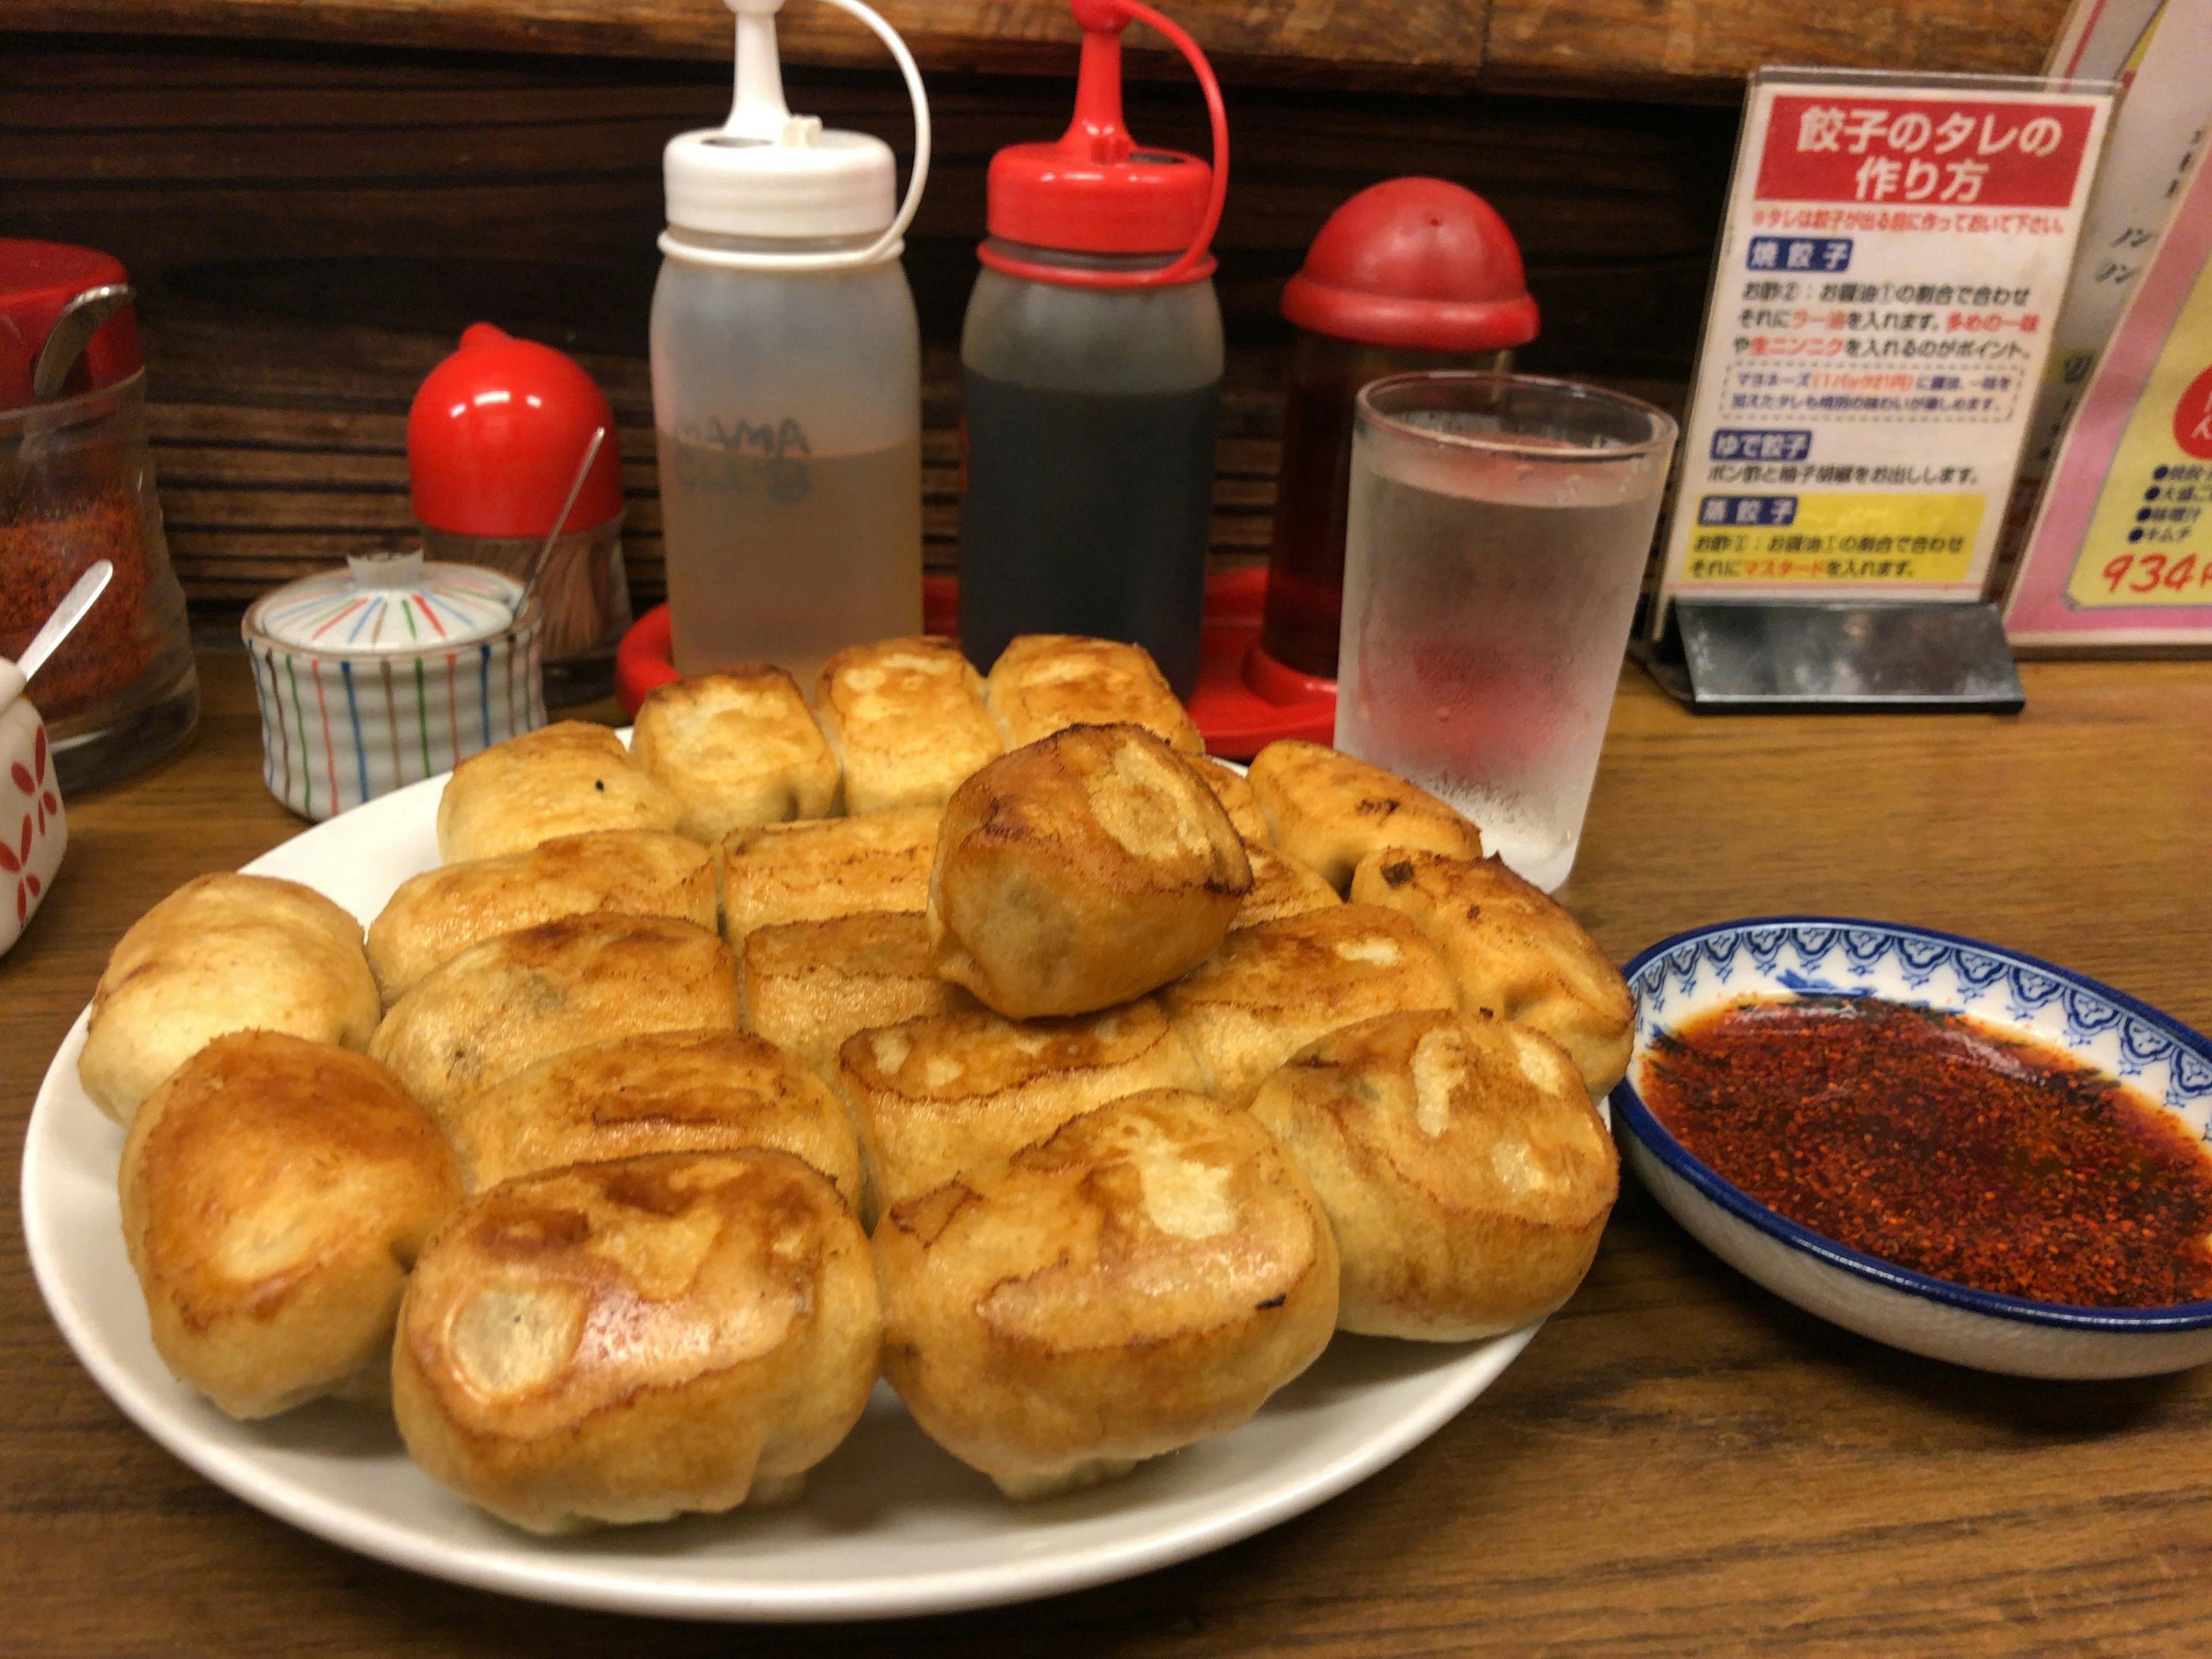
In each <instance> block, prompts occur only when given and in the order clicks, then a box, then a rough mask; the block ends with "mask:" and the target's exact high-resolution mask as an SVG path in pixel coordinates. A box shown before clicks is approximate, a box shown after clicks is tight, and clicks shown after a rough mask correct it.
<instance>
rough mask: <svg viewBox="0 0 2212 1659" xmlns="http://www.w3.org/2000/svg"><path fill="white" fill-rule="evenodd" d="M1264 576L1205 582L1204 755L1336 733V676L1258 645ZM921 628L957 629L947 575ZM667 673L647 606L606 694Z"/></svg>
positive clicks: (1238, 754)
mask: <svg viewBox="0 0 2212 1659" xmlns="http://www.w3.org/2000/svg"><path fill="white" fill-rule="evenodd" d="M1266 604H1267V570H1266V569H1265V568H1263V567H1261V566H1259V565H1251V566H1247V567H1245V568H1242V569H1237V570H1224V571H1222V572H1220V573H1218V574H1215V575H1212V576H1209V577H1207V578H1206V616H1205V621H1204V629H1203V632H1202V633H1201V635H1200V647H1199V649H1200V655H1199V665H1198V690H1195V691H1194V692H1193V693H1192V694H1191V698H1190V717H1191V719H1193V720H1195V721H1197V722H1198V729H1199V731H1200V732H1202V733H1203V734H1204V735H1205V738H1206V749H1207V750H1208V751H1209V752H1210V753H1212V754H1215V755H1218V756H1220V757H1222V758H1224V759H1225V760H1249V759H1251V758H1252V757H1253V756H1255V755H1256V754H1258V753H1259V752H1260V750H1262V749H1264V748H1265V747H1267V744H1271V743H1273V742H1274V741H1275V739H1276V738H1306V739H1308V740H1309V741H1310V742H1314V743H1327V742H1328V741H1330V739H1331V738H1333V737H1334V733H1335V731H1336V682H1335V681H1334V680H1325V679H1320V678H1316V677H1315V676H1313V675H1310V674H1301V673H1300V672H1298V671H1297V670H1296V669H1294V668H1291V667H1287V666H1285V665H1284V664H1282V663H1279V662H1277V661H1276V660H1275V659H1273V657H1271V656H1269V655H1268V654H1267V653H1266V652H1264V651H1262V650H1261V648H1260V618H1261V612H1262V611H1263V610H1264V609H1265V608H1266ZM921 625H922V627H923V628H925V629H927V630H928V631H929V632H930V633H932V634H951V633H953V632H955V631H956V630H957V628H958V626H959V587H958V586H957V583H956V582H955V581H954V580H953V579H952V578H951V577H950V576H925V577H923V578H922V583H921ZM674 678H676V664H675V662H674V660H673V659H672V658H671V646H670V642H669V634H668V607H667V606H666V605H655V606H653V609H652V610H650V611H647V612H646V613H645V614H644V615H643V616H641V617H639V618H638V619H637V621H636V623H634V624H633V625H632V626H631V628H630V630H629V633H627V634H625V635H623V642H622V645H621V647H619V648H618V649H617V651H616V653H615V696H616V697H617V699H618V700H619V701H620V702H621V703H622V706H623V708H624V709H626V710H627V711H628V712H629V713H630V714H636V713H637V709H638V705H639V704H640V703H641V702H644V701H645V694H646V693H647V692H648V691H650V690H653V687H654V686H656V685H665V684H667V683H668V682H669V681H670V680H672V679H674Z"/></svg>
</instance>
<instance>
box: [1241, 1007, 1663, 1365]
mask: <svg viewBox="0 0 2212 1659" xmlns="http://www.w3.org/2000/svg"><path fill="white" fill-rule="evenodd" d="M1252 1115H1253V1116H1254V1117H1255V1118H1257V1119H1258V1120H1259V1121H1261V1123H1263V1124H1265V1125H1266V1126H1267V1127H1268V1128H1269V1129H1270V1130H1271V1131H1273V1133H1274V1136H1275V1139H1276V1140H1277V1141H1278V1142H1279V1143H1280V1145H1281V1146H1282V1148H1283V1150H1284V1152H1286V1153H1288V1154H1289V1155H1290V1158H1291V1162H1293V1163H1295V1164H1297V1166H1298V1168H1299V1169H1300V1170H1303V1171H1304V1174H1305V1176H1306V1179H1307V1180H1308V1181H1310V1182H1312V1183H1313V1188H1314V1191H1315V1192H1316V1194H1319V1196H1320V1198H1321V1202H1322V1207H1323V1208H1324V1209H1326V1210H1327V1211H1328V1218H1329V1224H1330V1225H1331V1227H1332V1228H1333V1229H1334V1232H1335V1235H1336V1243H1337V1249H1338V1250H1339V1252H1340V1254H1341V1255H1342V1258H1343V1263H1344V1289H1343V1299H1342V1303H1341V1304H1340V1308H1339V1310H1338V1312H1337V1325H1338V1327H1339V1328H1340V1329H1343V1330H1347V1331H1360V1332H1364V1333H1366V1334H1369V1335H1372V1336H1401V1337H1413V1338H1416V1339H1419V1340H1425V1341H1431V1342H1462V1341H1467V1340H1471V1339H1473V1338H1475V1337H1482V1336H1495V1335H1498V1334H1500V1333H1502V1332H1504V1331H1510V1330H1513V1329H1515V1328H1517V1327H1519V1326H1522V1325H1525V1324H1527V1323H1528V1322H1529V1321H1530V1320H1532V1319H1540V1318H1541V1317H1542V1316H1544V1315H1546V1314H1547V1313H1550V1312H1551V1311H1552V1310H1553V1309H1555V1308H1557V1307H1559V1304H1562V1303H1564V1302H1565V1300H1566V1299H1567V1298H1568V1297H1570V1296H1571V1295H1573V1294H1574V1290H1575V1286H1576V1285H1579V1284H1580V1283H1581V1282H1582V1278H1583V1273H1585V1272H1587V1271H1588V1270H1589V1264H1590V1258H1591V1256H1592V1255H1595V1253H1596V1250H1597V1241H1598V1235H1599V1234H1600V1233H1601V1232H1603V1231H1604V1230H1605V1222H1606V1218H1607V1215H1608V1214H1610V1213H1611V1212H1612V1209H1613V1199H1614V1196H1615V1195H1616V1194H1617V1193H1618V1192H1619V1189H1620V1168H1619V1158H1618V1155H1617V1154H1616V1153H1615V1152H1614V1151H1613V1140H1612V1138H1611V1137H1610V1136H1609V1135H1607V1133H1606V1131H1605V1125H1604V1124H1603V1123H1602V1122H1601V1121H1599V1118H1598V1115H1597V1112H1596V1110H1595V1109H1594V1108H1593V1107H1592V1106H1591V1104H1590V1100H1589V1095H1588V1094H1587V1093H1585V1092H1584V1091H1583V1086H1582V1078H1581V1075H1580V1073H1577V1071H1576V1070H1575V1067H1574V1062H1573V1061H1571V1060H1569V1059H1568V1058H1567V1056H1566V1054H1565V1052H1564V1051H1563V1050H1562V1049H1561V1048H1559V1045H1558V1044H1556V1043H1554V1042H1552V1041H1551V1039H1549V1038H1548V1037H1545V1036H1539V1035H1538V1034H1537V1033H1535V1032H1534V1031H1530V1030H1526V1029H1524V1028H1523V1027H1521V1026H1518V1025H1513V1024H1508V1023H1507V1022H1505V1021H1504V1020H1500V1019H1486V1018H1481V1017H1480V1016H1472V1017H1471V1016H1469V1015H1466V1014H1461V1013H1447V1012H1423V1013H1402V1014H1384V1015H1383V1016H1381V1017H1379V1018H1375V1019H1370V1020H1364V1021H1362V1022H1361V1023H1360V1024H1357V1025H1350V1026H1346V1028H1345V1029H1344V1030H1340V1031H1336V1032H1334V1033H1332V1034H1331V1035H1329V1036H1326V1037H1323V1038H1322V1040H1321V1041H1320V1042H1316V1043H1315V1044H1314V1045H1313V1046H1312V1047H1311V1048H1308V1049H1306V1050H1305V1051H1304V1053H1302V1054H1299V1055H1298V1056H1297V1058H1296V1059H1294V1060H1291V1062H1290V1064H1288V1065H1287V1066H1284V1067H1283V1068H1282V1069H1281V1070H1280V1071H1279V1072H1277V1073H1274V1074H1273V1076H1272V1077H1270V1078H1269V1079H1267V1082H1266V1083H1265V1084H1264V1085H1261V1090H1260V1093H1259V1096H1258V1097H1257V1098H1255V1100H1254V1101H1253V1103H1252Z"/></svg>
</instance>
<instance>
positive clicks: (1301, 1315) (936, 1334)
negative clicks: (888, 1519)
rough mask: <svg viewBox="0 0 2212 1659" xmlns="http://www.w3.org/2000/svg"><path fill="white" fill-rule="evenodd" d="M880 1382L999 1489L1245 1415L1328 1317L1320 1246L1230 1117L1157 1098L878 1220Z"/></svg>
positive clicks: (1195, 1103)
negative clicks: (881, 1329) (884, 1380)
mask: <svg viewBox="0 0 2212 1659" xmlns="http://www.w3.org/2000/svg"><path fill="white" fill-rule="evenodd" d="M875 1250H876V1264H877V1271H878V1275H879V1277H880V1279H881V1281H882V1285H883V1295H884V1321H885V1328H884V1375H885V1376H887V1377H889V1378H890V1383H891V1385H892V1386H893V1387H894V1388H896V1389H897V1390H898V1392H899V1397H900V1398H901V1399H902V1400H904V1401H906V1404H907V1408H908V1410H909V1411H910V1412H912V1413H914V1417H915V1421H916V1422H918V1423H919V1424H921V1427H922V1429H923V1431H925V1432H926V1433H927V1434H928V1435H929V1437H931V1438H932V1439H933V1440H935V1441H936V1442H937V1443H939V1445H941V1446H943V1447H945V1449H946V1450H948V1451H950V1452H951V1454H952V1455H954V1456H955V1457H957V1458H959V1459H960V1460H961V1461H962V1462H964V1463H968V1464H970V1465H972V1466H973V1467H974V1468H978V1469H981V1470H982V1471H983V1473H984V1474H987V1475H989V1476H990V1477H991V1478H992V1480H994V1481H995V1482H997V1483H998V1486H999V1487H1000V1490H1001V1491H1003V1492H1006V1494H1007V1495H1008V1496H1010V1497H1016V1498H1029V1497H1042V1496H1045V1495H1048V1494H1050V1493H1053V1492H1062V1491H1066V1490H1068V1489H1070V1488H1071V1487H1074V1486H1084V1485H1088V1484H1090V1483H1091V1482H1093V1481H1096V1480H1103V1479H1109V1478H1111V1477H1112V1476H1114V1475H1117V1474H1122V1473H1124V1472H1126V1471H1127V1469H1128V1468H1130V1467H1131V1466H1132V1465H1133V1464H1134V1463H1135V1462H1137V1461H1139V1459H1142V1458H1146V1457H1152V1456H1156V1455H1158V1454H1159V1453H1161V1452H1165V1451H1172V1450H1173V1449H1176V1447H1178V1446H1187V1445H1188V1444H1190V1443H1192V1442H1193V1441H1194V1440H1200V1439H1203V1438H1205V1437H1206V1436H1208V1435H1214V1434H1220V1433H1223V1432H1225V1431H1228V1430H1231V1429H1234V1428H1236V1427H1237V1426H1238V1425H1241V1424H1243V1422H1244V1421H1245V1420H1246V1419H1248V1418H1249V1417H1250V1416H1251V1415H1252V1413H1254V1412H1255V1411H1256V1410H1258V1409H1259V1407H1260V1406H1261V1402H1262V1401H1265V1400H1266V1399H1267V1396H1268V1395H1271V1394H1273V1392H1274V1391H1275V1390H1276V1389H1279V1388H1280V1387H1282V1385H1283V1384H1284V1383H1287V1382H1289V1381H1290V1380H1291V1378H1292V1377H1294V1376H1297V1374H1298V1373H1299V1372H1300V1371H1302V1370H1304V1369H1305V1368H1306V1366H1307V1365H1309V1364H1311V1363H1312V1361H1313V1360H1314V1358H1316V1356H1317V1355H1318V1354H1319V1353H1320V1352H1321V1351H1322V1348H1323V1346H1326V1345H1327V1343H1328V1337H1329V1332H1330V1330H1331V1329H1332V1328H1333V1327H1334V1325H1335V1322H1336V1299H1337V1262H1336V1247H1335V1243H1334V1239H1333V1238H1332V1237H1331V1235H1330V1233H1329V1229H1328V1221H1327V1219H1326V1218H1324V1217H1323V1215H1322V1211H1321V1206H1320V1203H1319V1201H1318V1200H1316V1198H1315V1197H1314V1195H1313V1193H1312V1190H1311V1189H1310V1188H1309V1187H1308V1186H1307V1185H1306V1182H1305V1180H1304V1177H1303V1176H1300V1175H1299V1174H1298V1173H1297V1170H1296V1169H1295V1168H1294V1167H1293V1166H1292V1165H1291V1163H1290V1161H1289V1160H1288V1159H1287V1158H1285V1157H1284V1156H1283V1154H1282V1152H1281V1151H1280V1150H1279V1148H1278V1147H1277V1146H1275V1144H1274V1140H1273V1137H1271V1136H1270V1135H1269V1134H1268V1133H1267V1131H1266V1130H1265V1129H1263V1128H1261V1127H1260V1125H1259V1124H1258V1123H1257V1122H1256V1121H1254V1120H1253V1118H1252V1117H1251V1115H1249V1113H1245V1112H1239V1111H1234V1110H1231V1109H1228V1108H1226V1107H1224V1106H1222V1105H1220V1104H1219V1103H1217V1102H1214V1101H1211V1100H1208V1099H1206V1097H1204V1096H1202V1095H1194V1094H1188V1093H1184V1092H1182V1091H1175V1090H1159V1091H1153V1092H1151V1093H1146V1094H1140V1095H1133V1096H1131V1097H1128V1098H1127V1099H1124V1100H1119V1101H1115V1103H1112V1104H1111V1105H1108V1106H1103V1107H1100V1108H1099V1109H1097V1110H1095V1111H1091V1112H1087V1113H1085V1114H1084V1115H1082V1116H1080V1117H1079V1118H1076V1119H1075V1120H1074V1121H1072V1122H1070V1123H1068V1124H1066V1125H1065V1126H1064V1127H1061V1129H1060V1131H1059V1133H1056V1134H1054V1136H1053V1137H1052V1138H1051V1139H1048V1140H1046V1141H1044V1142H1042V1144H1040V1145H1037V1146H1028V1147H1024V1149H1023V1150H1022V1151H1020V1152H1016V1153H1015V1154H1014V1155H1013V1157H1012V1158H1011V1159H1009V1160H1007V1161H1006V1162H1005V1163H1001V1164H995V1165H993V1166H990V1167H987V1168H986V1169H983V1170H975V1171H972V1172H970V1173H969V1174H968V1175H966V1176H962V1177H961V1178H960V1179H959V1180H957V1181H954V1182H948V1183H947V1184H946V1185H945V1186H942V1187H939V1188H935V1189H934V1190H933V1191H931V1192H927V1193H925V1194H921V1196H920V1197H917V1198H915V1199H912V1200H909V1201H908V1202H906V1203H903V1204H898V1205H894V1206H891V1208H890V1209H889V1210H888V1211H886V1212H885V1213H884V1219H883V1221H882V1223H881V1225H878V1228H877V1229H876V1237H875Z"/></svg>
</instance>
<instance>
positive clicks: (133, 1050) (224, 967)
mask: <svg viewBox="0 0 2212 1659" xmlns="http://www.w3.org/2000/svg"><path fill="white" fill-rule="evenodd" d="M381 1007H382V1004H381V1002H380V1000H379V998H378V996H377V994H376V981H375V979H374V977H373V976H372V975H370V973H369V970H368V960H367V958H366V957H363V956H362V948H361V924H360V923H359V922H357V921H355V920H354V919H353V917H352V916H350V915H348V914H347V913H346V912H345V911H344V910H343V909H342V908H339V907H338V906H337V905H336V904H333V903H332V902H331V901H330V900H328V899H326V898H325V897H324V896H322V895H321V894H320V893H318V892H317V891H315V890H314V889H313V888H312V887H303V886H301V884H299V883H298V882H296V881H281V880H279V879H277V878H275V877H273V876H246V875H231V874H228V873H225V874H219V875H208V876H195V877H194V878H192V879H191V880H190V881H188V882H186V883H185V884H184V885H183V886H182V887H179V889H177V890H176V891H175V892H173V893H172V894H170V895H169V896H167V898H165V899H163V900H162V901H161V902H160V903H159V904H156V905H155V907H154V908H152V909H150V910H149V911H148V912H147V913H146V914H145V915H143V916H141V917H139V918H138V920H137V921H135V922H133V923H131V927H130V928H129V930H128V931H126V932H125V933H124V935H123V937H122V938H121V939H118V940H117V941H116V942H115V948H114V950H112V951H110V952H109V953H108V957H107V966H106V969H105V970H104V971H103V972H102V973H101V974H100V983H99V985H98V986H97V987H95V988H94V991H93V994H92V1018H91V1021H90V1024H89V1025H88V1028H87V1030H86V1031H85V1037H84V1051H83V1053H82V1054H80V1055H79V1056H78V1059H77V1063H76V1074H77V1079H78V1081H79V1082H81V1083H82V1084H83V1085H84V1091H85V1093H86V1094H87V1095H88V1096H90V1097H91V1098H92V1103H93V1104H94V1105H95V1106H97V1107H99V1108H100V1110H101V1111H103V1112H105V1113H106V1114H107V1115H108V1116H110V1117H112V1118H113V1119H114V1120H115V1121H117V1122H118V1123H121V1124H125V1125H128V1124H129V1123H130V1121H131V1114H132V1113H133V1112H135V1111H137V1109H138V1103H139V1102H140V1101H142V1100H143V1099H144V1098H145V1097H147V1096H148V1095H149V1093H151V1092H152V1091H153V1090H154V1087H155V1085H157V1084H159V1083H160V1082H161V1079H164V1078H166V1077H167V1076H168V1075H169V1073H172V1072H173V1071H175V1070H176V1069H177V1067H178V1066H181V1065H183V1064H184V1063H185V1060H189V1059H191V1056H192V1055H193V1054H197V1052H198V1051H199V1050H200V1048H203V1047H204V1045H206V1044H207V1043H208V1042H211V1041H213V1040H214V1039H215V1038H216V1037H218V1036H222V1034H223V1033H224V1032H226V1031H242V1030H264V1031H283V1032H286V1033H288V1034H289V1035H290V1036H299V1037H307V1038H309V1039H311V1040H313V1041H314V1042H335V1043H337V1044H339V1045H340V1046H342V1047H343V1048H366V1047H368V1040H369V1036H370V1035H371V1034H372V1033H373V1032H374V1030H376V1019H377V1015H378V1013H379V1012H380V1010H381Z"/></svg>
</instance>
